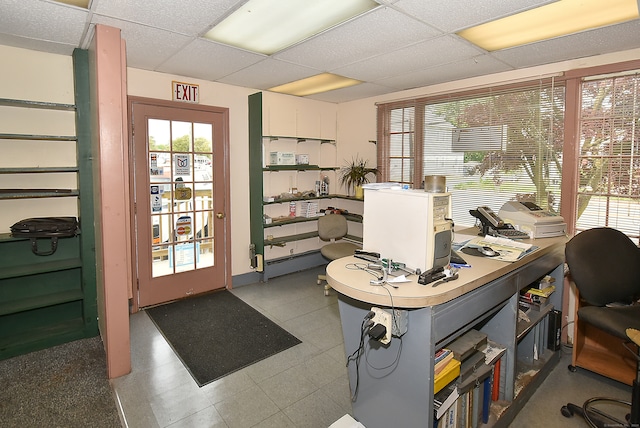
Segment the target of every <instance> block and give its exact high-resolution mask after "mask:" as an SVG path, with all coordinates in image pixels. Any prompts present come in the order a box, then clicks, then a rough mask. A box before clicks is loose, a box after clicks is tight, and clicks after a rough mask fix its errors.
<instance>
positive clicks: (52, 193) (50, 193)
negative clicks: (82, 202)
mask: <svg viewBox="0 0 640 428" xmlns="http://www.w3.org/2000/svg"><path fill="white" fill-rule="evenodd" d="M79 194H80V193H79V192H78V191H77V190H75V189H0V199H37V198H69V197H74V196H78V195H79Z"/></svg>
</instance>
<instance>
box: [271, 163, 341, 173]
mask: <svg viewBox="0 0 640 428" xmlns="http://www.w3.org/2000/svg"><path fill="white" fill-rule="evenodd" d="M339 169H340V167H337V166H318V165H308V164H303V165H268V166H265V167H264V168H263V169H262V170H263V171H265V172H279V171H337V170H339Z"/></svg>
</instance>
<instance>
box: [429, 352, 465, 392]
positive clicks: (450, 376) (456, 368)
mask: <svg viewBox="0 0 640 428" xmlns="http://www.w3.org/2000/svg"><path fill="white" fill-rule="evenodd" d="M459 375H460V361H458V360H456V359H453V360H451V361H449V364H447V366H446V367H445V368H444V369H443V370H442V372H440V374H439V375H438V376H436V377H435V378H434V381H433V393H434V394H436V393H437V392H438V391H440V390H441V389H442V388H444V387H445V386H447V385H448V384H449V383H451V382H452V381H453V380H454V379H455V378H457V377H458V376H459Z"/></svg>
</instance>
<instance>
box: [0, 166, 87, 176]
mask: <svg viewBox="0 0 640 428" xmlns="http://www.w3.org/2000/svg"><path fill="white" fill-rule="evenodd" d="M78 170H79V168H78V167H77V166H49V167H42V168H40V167H31V168H0V174H55V173H63V172H78Z"/></svg>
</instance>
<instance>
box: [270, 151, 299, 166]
mask: <svg viewBox="0 0 640 428" xmlns="http://www.w3.org/2000/svg"><path fill="white" fill-rule="evenodd" d="M295 164H296V155H295V153H293V152H270V153H269V165H295Z"/></svg>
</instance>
